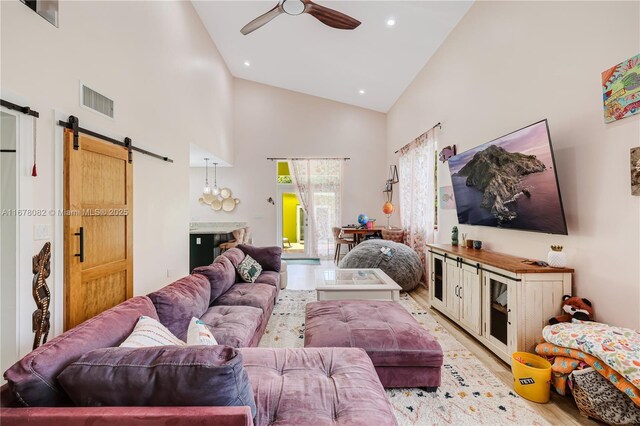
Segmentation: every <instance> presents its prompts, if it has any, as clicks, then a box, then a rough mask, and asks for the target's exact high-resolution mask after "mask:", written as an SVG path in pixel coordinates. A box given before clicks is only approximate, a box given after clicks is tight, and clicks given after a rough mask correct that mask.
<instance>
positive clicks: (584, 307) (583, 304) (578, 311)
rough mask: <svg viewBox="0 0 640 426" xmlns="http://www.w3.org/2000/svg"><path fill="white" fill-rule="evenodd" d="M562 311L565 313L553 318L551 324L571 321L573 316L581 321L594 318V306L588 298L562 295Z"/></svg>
mask: <svg viewBox="0 0 640 426" xmlns="http://www.w3.org/2000/svg"><path fill="white" fill-rule="evenodd" d="M562 311H563V312H564V314H562V315H558V316H556V317H553V318H551V319H550V320H549V324H557V323H559V322H571V320H572V319H573V318H575V319H578V320H580V321H592V320H593V307H592V305H591V302H590V301H589V300H588V299H584V298H581V297H575V296H574V297H571V296H569V295H567V294H565V295H564V296H562Z"/></svg>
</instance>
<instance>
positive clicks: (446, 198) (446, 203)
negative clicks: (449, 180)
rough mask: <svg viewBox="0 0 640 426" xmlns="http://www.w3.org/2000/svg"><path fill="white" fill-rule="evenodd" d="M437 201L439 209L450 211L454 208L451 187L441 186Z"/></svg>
mask: <svg viewBox="0 0 640 426" xmlns="http://www.w3.org/2000/svg"><path fill="white" fill-rule="evenodd" d="M438 199H439V200H440V209H442V210H450V209H455V208H456V200H455V197H454V196H453V186H441V187H440V194H439V197H438Z"/></svg>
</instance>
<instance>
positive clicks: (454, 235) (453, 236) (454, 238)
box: [451, 226, 458, 246]
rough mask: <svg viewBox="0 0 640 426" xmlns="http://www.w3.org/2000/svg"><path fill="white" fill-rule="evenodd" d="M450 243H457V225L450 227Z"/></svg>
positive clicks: (453, 244) (454, 244)
mask: <svg viewBox="0 0 640 426" xmlns="http://www.w3.org/2000/svg"><path fill="white" fill-rule="evenodd" d="M451 245H452V246H457V245H458V227H457V226H454V227H453V228H452V229H451Z"/></svg>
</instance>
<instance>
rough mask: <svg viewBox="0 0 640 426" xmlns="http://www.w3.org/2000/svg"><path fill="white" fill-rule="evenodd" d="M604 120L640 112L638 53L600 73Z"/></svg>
mask: <svg viewBox="0 0 640 426" xmlns="http://www.w3.org/2000/svg"><path fill="white" fill-rule="evenodd" d="M602 101H603V102H604V122H605V123H611V122H613V121H616V120H621V119H623V118H625V117H629V116H631V115H634V114H637V113H638V112H640V54H639V55H636V56H634V57H633V58H631V59H629V60H628V61H624V62H621V63H619V64H618V65H616V66H614V67H611V68H609V69H608V70H606V71H605V72H603V73H602Z"/></svg>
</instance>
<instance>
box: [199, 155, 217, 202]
mask: <svg viewBox="0 0 640 426" xmlns="http://www.w3.org/2000/svg"><path fill="white" fill-rule="evenodd" d="M204 164H205V166H204V167H205V169H204V173H205V174H204V189H203V190H202V193H203V194H204V195H209V194H211V187H210V186H209V159H208V158H205V159H204ZM216 188H217V187H216Z"/></svg>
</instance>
